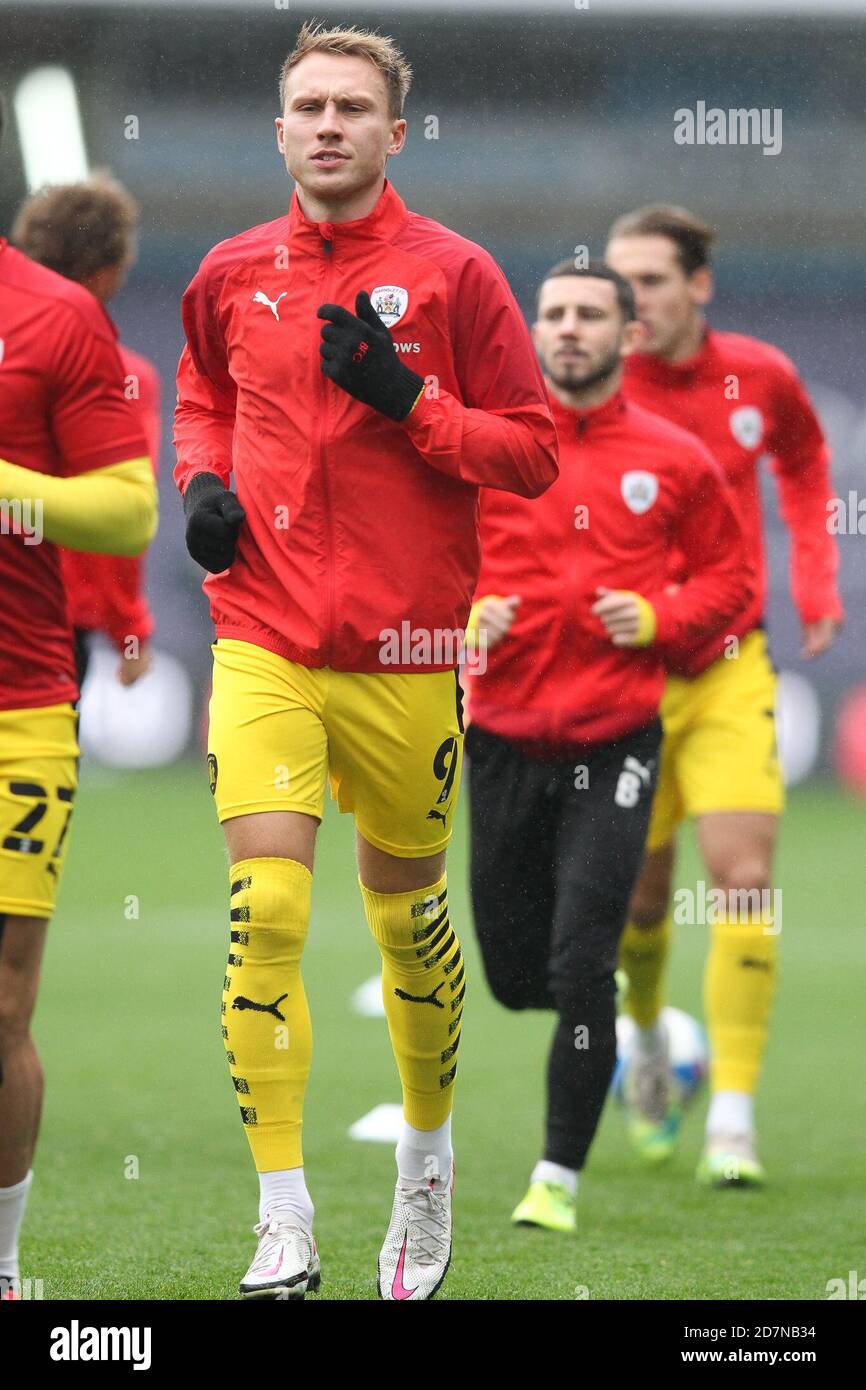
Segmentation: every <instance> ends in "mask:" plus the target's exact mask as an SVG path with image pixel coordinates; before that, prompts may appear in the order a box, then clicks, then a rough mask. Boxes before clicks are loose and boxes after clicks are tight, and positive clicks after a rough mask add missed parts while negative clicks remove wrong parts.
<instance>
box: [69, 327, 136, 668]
mask: <svg viewBox="0 0 866 1390" xmlns="http://www.w3.org/2000/svg"><path fill="white" fill-rule="evenodd" d="M117 346H118V351H119V352H120V360H121V362H122V363H123V375H124V379H125V381H126V382H127V383H129V382H130V380H131V379H132V378H134V379H135V380H136V382H137V383H138V395H137V397H136V398H133V400H132V404H133V405H134V406H135V408H136V409H137V411H138V416H139V420H140V422H141V428H142V430H143V431H144V436H145V439H146V440H147V452H148V453H149V454H150V461H151V463H152V464H153V475H154V477H156V474H157V468H158V464H159V432H160V427H159V374H158V372H157V370H156V368H155V367H154V365H153V363H152V362H149V361H148V359H147V358H146V357H141V356H140V355H139V354H138V353H137V352H133V351H132V349H131V348H128V347H124V345H123V343H118V345H117ZM60 557H61V561H62V569H63V587H64V589H65V591H66V608H67V612H68V614H69V621H70V622H71V623H72V626H73V627H83V628H86V629H87V631H88V632H104V633H105V634H106V636H107V637H109V638H110V639H111V641H112V642H113V643H114V645H115V647H117V648H118V650H119V651H122V650H123V647H124V644H125V642H126V639H127V638H128V637H137V638H138V641H139V643H141V642H146V641H147V639H148V638H149V637H150V636H151V634H152V632H153V614H152V613H151V611H150V605H149V604H148V601H147V595H146V594H145V591H144V556H143V555H132V556H127V555H89V554H86V553H85V552H83V551H80V550H63V549H61V551H60Z"/></svg>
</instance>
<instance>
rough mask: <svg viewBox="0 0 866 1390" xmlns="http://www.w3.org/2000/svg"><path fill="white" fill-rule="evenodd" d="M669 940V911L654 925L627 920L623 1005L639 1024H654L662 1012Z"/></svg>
mask: <svg viewBox="0 0 866 1390" xmlns="http://www.w3.org/2000/svg"><path fill="white" fill-rule="evenodd" d="M670 940H671V919H670V915H668V916H667V917H663V918H662V920H661V921H660V922H654V923H653V925H652V926H651V927H639V926H638V925H637V924H636V923H635V922H628V923H627V924H626V929H625V931H624V932H623V934H622V937H621V939H620V943H619V963H620V967H621V969H623V970H624V971H625V973H626V975H627V976H628V993H627V994H626V997H625V1005H624V1008H625V1012H626V1013H627V1014H630V1015H631V1017H632V1018H633V1019H634V1021H635V1023H636V1024H637V1026H638V1027H639V1028H651V1027H652V1025H653V1024H654V1023H655V1022H656V1019H657V1018H658V1016H659V1014H660V1013H661V1008H662V980H663V976H664V970H665V964H666V963H667V958H668V948H669V946H670Z"/></svg>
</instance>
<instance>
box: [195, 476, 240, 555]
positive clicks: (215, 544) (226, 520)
mask: <svg viewBox="0 0 866 1390" xmlns="http://www.w3.org/2000/svg"><path fill="white" fill-rule="evenodd" d="M183 510H184V515H185V516H186V548H187V550H188V551H189V553H190V555H191V556H192V558H193V559H194V560H195V561H196V563H197V564H199V565H201V566H202V568H203V569H206V570H208V571H209V573H210V574H221V573H222V571H223V570H227V569H228V567H229V565H231V564H232V563H233V561H234V558H235V552H236V551H237V542H238V532H239V530H240V528H241V522H242V521H243V520H244V515H245V513H244V509H243V507H242V506H241V504H240V502H239V501H238V499H237V497H236V496H235V494H234V493H233V492H231V491H230V490H229V488H227V487H225V486H224V485H223V482H222V480H221V479H220V478H218V477H217V475H216V474H215V473H196V475H195V477H194V478H191V479H190V482H189V485H188V487H187V489H186V492H185V493H184V495H183Z"/></svg>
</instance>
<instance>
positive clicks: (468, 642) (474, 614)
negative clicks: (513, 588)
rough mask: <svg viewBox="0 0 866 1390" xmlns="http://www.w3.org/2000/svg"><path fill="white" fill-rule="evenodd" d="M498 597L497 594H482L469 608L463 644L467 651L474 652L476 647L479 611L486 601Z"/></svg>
mask: <svg viewBox="0 0 866 1390" xmlns="http://www.w3.org/2000/svg"><path fill="white" fill-rule="evenodd" d="M499 597H500V595H499V594H482V596H481V598H477V599H476V600H475V602H474V603H473V605H472V607H471V608H470V610H469V619H468V621H467V623H466V639H465V642H464V646H465V647H466V650H467V651H473V652H474V650H475V648H476V647H477V645H478V621H479V617H480V615H481V609H482V608H483V607H484V605H485V603H487V601H488V599H491V598H499Z"/></svg>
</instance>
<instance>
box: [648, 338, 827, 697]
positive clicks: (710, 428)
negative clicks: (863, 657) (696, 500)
mask: <svg viewBox="0 0 866 1390" xmlns="http://www.w3.org/2000/svg"><path fill="white" fill-rule="evenodd" d="M623 391H624V392H625V394H626V396H627V397H628V398H629V399H630V400H633V401H636V402H637V403H638V404H639V405H643V406H645V407H646V408H647V410H654V411H655V412H656V413H657V414H659V415H664V416H665V417H666V418H667V419H669V420H673V421H674V422H675V423H676V424H678V425H682V427H683V428H684V429H687V430H691V431H692V432H693V433H694V434H696V435H697V436H698V438H699V439H701V440H702V441H703V442H704V444H706V446H707V448H708V449H709V450H710V452H711V453H712V455H713V457H714V458H715V459H716V460H717V461H718V462H719V463H720V464H721V466H722V468H723V469H724V471H725V474H726V475H727V478H728V481H729V482H730V484H731V486H732V488H733V490H734V494H735V499H736V506H737V510H738V513H739V517H740V524H741V525H742V528H743V535H744V538H745V543H746V549H747V552H748V554H749V556H750V558H751V560H752V563H753V565H754V567H755V574H756V584H755V592H754V597H753V599H752V602H751V604H750V605H749V607H748V608H747V609H746V610H745V612H743V613H742V614H741V615H740V617H739V619H738V621H737V622H736V623H735V624H734V625H733V627H732V628H731V632H732V633H733V634H734V635H736V636H738V637H741V636H743V635H744V634H745V633H747V632H749V631H751V629H752V628H753V627H756V626H757V625H758V624H759V623H760V622H761V620H762V618H763V614H764V605H765V603H766V590H767V577H766V559H765V553H764V535H763V523H762V517H761V489H760V478H759V474H758V462H759V460H760V458H761V456H762V455H764V454H767V455H769V456H770V459H771V467H772V470H773V473H774V475H775V478H776V483H777V486H778V489H779V503H780V510H781V513H782V517H783V518H784V520H785V522H786V524H787V526H788V529H789V531H790V533H791V555H790V574H791V590H792V592H793V595H794V602H795V603H796V605H797V610H798V612H799V615H800V619H801V621H802V622H804V623H808V622H815V621H817V619H818V618H823V617H831V618H837V619H841V618H842V616H843V610H842V602H841V599H840V598H839V592H838V589H837V587H836V572H837V569H838V564H839V560H838V551H837V547H836V541H835V539H834V537H833V536H832V535H831V534H830V532H829V531H828V529H827V501H828V499H829V498H830V496H831V491H832V489H831V483H830V467H829V451H828V449H827V445H826V442H825V440H824V435H823V433H822V431H821V426H820V424H819V423H818V419H817V417H816V415H815V411H814V409H813V407H812V403H811V401H810V400H809V397H808V395H807V394H806V390H805V388H804V386H803V384H802V382H801V381H800V378H799V377H798V375H797V370H796V368H795V367H794V364H793V363H792V362H791V361H790V360H789V359H788V358H787V357H786V356H785V355H784V353H782V352H780V351H779V350H778V348H774V347H771V346H770V344H769V343H763V342H761V341H760V340H759V339H757V338H747V337H744V336H743V335H742V334H740V333H717V332H715V331H712V330H707V333H706V336H705V338H704V341H703V344H702V346H701V349H700V351H699V352H698V353H697V354H696V355H695V356H694V357H692V358H690V359H689V360H688V361H686V362H678V363H675V364H671V363H667V362H664V361H662V359H661V358H659V357H653V356H652V355H651V354H650V353H644V352H633V353H632V354H631V356H630V357H629V358H627V359H626V365H625V380H624V383H623ZM681 572H682V569H681V560H680V558H679V557H678V556H676V555H673V556H672V557H671V578H672V579H678V578H679V576H680V574H681ZM722 649H723V638H720V637H716V638H715V639H713V640H711V641H707V642H703V643H700V644H699V645H698V646H697V647H695V648H694V649H693V650H691V651H689V652H684V651H680V652H677V653H672V654H671V659H670V661H669V666H670V668H671V669H672V670H676V671H678V672H680V673H682V674H684V675H698V674H700V672H701V671H703V670H705V669H706V667H707V666H709V665H711V664H712V662H713V661H715V660H716V658H717V657H718V656H720V655H721V652H722Z"/></svg>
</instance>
